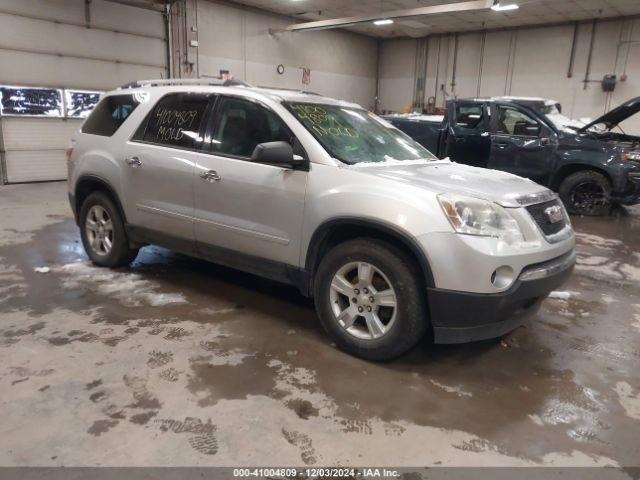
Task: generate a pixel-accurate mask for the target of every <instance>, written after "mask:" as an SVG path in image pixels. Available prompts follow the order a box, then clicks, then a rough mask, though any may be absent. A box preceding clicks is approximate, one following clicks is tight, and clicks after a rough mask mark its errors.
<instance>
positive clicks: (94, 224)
mask: <svg viewBox="0 0 640 480" xmlns="http://www.w3.org/2000/svg"><path fill="white" fill-rule="evenodd" d="M85 232H86V234H87V240H88V242H89V246H90V247H91V250H93V251H94V253H96V254H98V255H103V256H104V255H108V254H109V252H111V248H112V247H113V222H112V220H111V217H110V216H109V213H108V212H107V210H106V209H105V208H103V207H101V206H100V205H94V206H93V207H91V208H90V209H89V212H88V213H87V220H86V222H85Z"/></svg>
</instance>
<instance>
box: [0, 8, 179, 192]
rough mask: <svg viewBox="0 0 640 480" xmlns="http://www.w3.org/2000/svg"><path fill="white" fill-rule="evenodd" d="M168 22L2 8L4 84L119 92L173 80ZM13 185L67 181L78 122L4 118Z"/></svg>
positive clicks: (143, 14)
mask: <svg viewBox="0 0 640 480" xmlns="http://www.w3.org/2000/svg"><path fill="white" fill-rule="evenodd" d="M164 37H165V27H164V22H163V17H162V15H161V14H160V13H159V12H155V11H150V10H146V9H141V8H135V7H131V6H125V5H122V4H118V3H114V2H107V1H104V0H92V2H91V3H90V18H89V23H87V18H86V17H85V2H84V0H2V1H1V2H0V84H9V85H32V86H49V87H56V88H77V89H86V90H111V89H113V88H116V87H118V86H120V85H123V84H125V83H128V82H130V81H132V80H137V79H144V78H159V77H161V76H166V42H165V40H164ZM1 121H2V131H3V138H4V148H5V150H6V153H5V154H4V158H5V170H6V173H7V179H8V181H9V182H24V181H32V180H33V181H37V180H59V179H63V178H65V177H66V163H65V162H66V157H65V150H66V148H67V146H68V143H69V139H70V138H71V135H72V133H73V131H74V130H75V129H77V128H78V127H79V125H80V121H78V120H67V121H65V120H61V119H40V118H38V119H34V118H11V117H3V118H2V119H1Z"/></svg>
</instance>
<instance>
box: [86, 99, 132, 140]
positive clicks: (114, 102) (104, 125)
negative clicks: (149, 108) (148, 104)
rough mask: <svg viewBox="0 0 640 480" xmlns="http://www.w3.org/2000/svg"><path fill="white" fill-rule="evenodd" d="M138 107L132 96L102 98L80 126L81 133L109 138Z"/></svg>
mask: <svg viewBox="0 0 640 480" xmlns="http://www.w3.org/2000/svg"><path fill="white" fill-rule="evenodd" d="M138 105H139V102H138V101H137V100H136V98H135V97H134V96H133V95H110V96H108V97H105V98H103V99H102V100H101V101H100V102H99V103H98V105H96V108H94V109H93V111H92V112H91V115H89V117H88V118H87V120H86V121H85V122H84V124H83V125H82V133H90V134H92V135H102V136H104V137H110V136H112V135H113V134H114V133H116V131H117V130H118V128H120V126H121V125H122V124H123V123H124V121H125V120H126V119H127V118H128V117H129V115H131V112H133V111H134V110H135V109H136V108H137V107H138Z"/></svg>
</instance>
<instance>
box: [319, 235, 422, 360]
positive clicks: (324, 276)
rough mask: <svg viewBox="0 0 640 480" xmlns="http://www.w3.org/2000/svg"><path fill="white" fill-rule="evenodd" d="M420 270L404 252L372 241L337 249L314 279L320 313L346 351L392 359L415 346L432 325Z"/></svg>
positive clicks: (327, 257) (361, 355)
mask: <svg viewBox="0 0 640 480" xmlns="http://www.w3.org/2000/svg"><path fill="white" fill-rule="evenodd" d="M419 275H420V274H419V272H418V271H417V270H416V268H415V267H414V266H413V264H412V262H411V260H410V259H409V258H407V256H406V255H404V254H403V253H402V252H401V251H398V250H396V249H395V248H393V247H391V246H390V245H388V244H386V243H384V242H380V241H377V240H373V239H356V240H351V241H348V242H345V243H343V244H340V245H338V246H337V247H335V248H333V249H332V250H331V251H330V252H329V253H328V254H327V255H326V256H325V257H324V258H323V260H322V262H321V263H320V266H319V268H318V272H317V274H316V277H315V281H314V290H315V292H314V293H315V304H316V311H317V313H318V316H319V317H320V321H321V322H322V325H323V326H324V328H325V329H326V330H327V331H328V332H329V333H330V334H331V335H332V336H333V337H334V338H335V341H336V343H337V345H338V346H339V347H340V348H342V349H343V350H345V351H347V352H349V353H351V354H353V355H356V356H359V357H362V358H366V359H368V360H390V359H393V358H395V357H397V356H399V355H402V354H403V353H405V352H406V351H407V350H409V349H410V348H411V347H413V346H414V345H415V344H416V343H417V342H418V341H419V340H420V339H421V338H422V337H423V336H424V334H425V332H426V330H427V326H428V320H427V309H426V303H425V301H424V298H425V295H426V292H423V291H422V283H421V281H420V276H419Z"/></svg>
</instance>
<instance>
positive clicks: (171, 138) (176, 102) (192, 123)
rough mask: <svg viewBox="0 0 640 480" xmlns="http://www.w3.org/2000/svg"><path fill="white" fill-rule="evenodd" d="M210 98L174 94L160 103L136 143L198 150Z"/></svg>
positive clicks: (167, 96)
mask: <svg viewBox="0 0 640 480" xmlns="http://www.w3.org/2000/svg"><path fill="white" fill-rule="evenodd" d="M209 99H210V95H205V94H200V93H197V94H195V93H171V94H169V95H165V96H164V97H162V98H161V99H160V101H159V102H158V104H157V105H156V106H155V107H154V108H153V110H152V111H151V113H150V114H149V116H148V118H147V119H146V120H145V122H146V129H144V127H145V125H144V123H143V124H142V125H141V127H140V129H139V130H138V132H136V135H135V137H134V138H135V139H141V140H142V141H143V142H146V143H154V144H156V145H164V146H167V147H177V148H183V149H189V150H190V149H194V148H196V146H197V144H198V143H199V142H201V141H202V139H200V138H199V135H200V133H199V132H200V124H201V122H202V118H203V117H204V112H205V110H206V109H207V104H208V103H209ZM143 129H144V131H143Z"/></svg>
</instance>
